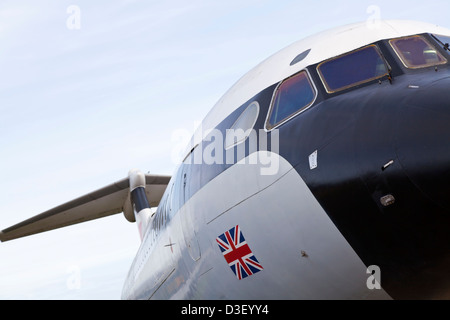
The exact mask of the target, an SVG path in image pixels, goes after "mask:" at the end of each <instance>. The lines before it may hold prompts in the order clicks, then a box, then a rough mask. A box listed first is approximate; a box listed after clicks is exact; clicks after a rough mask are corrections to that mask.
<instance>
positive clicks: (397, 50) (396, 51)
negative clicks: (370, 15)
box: [388, 34, 448, 69]
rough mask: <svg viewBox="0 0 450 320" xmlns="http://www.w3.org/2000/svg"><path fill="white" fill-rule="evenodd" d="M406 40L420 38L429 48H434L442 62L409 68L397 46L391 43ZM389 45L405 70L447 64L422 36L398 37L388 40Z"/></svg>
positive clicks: (445, 59)
mask: <svg viewBox="0 0 450 320" xmlns="http://www.w3.org/2000/svg"><path fill="white" fill-rule="evenodd" d="M408 38H420V39H422V40H423V41H424V42H425V43H426V44H428V45H429V46H430V47H432V48H434V49H435V50H436V54H438V55H439V56H440V57H441V58H442V59H443V61H442V62H440V63H427V64H425V65H420V66H409V65H408V63H407V62H406V61H405V60H404V57H403V54H401V53H400V52H401V50H400V49H398V48H397V46H396V45H395V44H393V43H392V42H393V41H396V40H402V39H408ZM388 42H389V45H390V46H391V48H392V50H393V51H394V53H395V55H396V56H397V58H398V59H399V60H400V61H401V63H402V64H403V66H404V67H405V68H407V69H423V68H429V67H435V66H439V65H443V64H447V63H448V59H447V58H445V57H444V56H443V55H442V54H441V52H440V51H439V50H438V48H436V46H434V45H433V44H432V43H431V42H430V41H428V40H427V39H426V38H425V37H424V36H422V35H420V34H415V35H411V36H405V37H399V38H393V39H389V41H388Z"/></svg>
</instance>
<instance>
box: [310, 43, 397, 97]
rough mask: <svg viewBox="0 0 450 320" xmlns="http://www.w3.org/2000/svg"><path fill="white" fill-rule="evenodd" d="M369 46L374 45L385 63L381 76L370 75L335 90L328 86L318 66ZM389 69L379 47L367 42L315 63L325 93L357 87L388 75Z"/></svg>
mask: <svg viewBox="0 0 450 320" xmlns="http://www.w3.org/2000/svg"><path fill="white" fill-rule="evenodd" d="M369 47H374V48H375V51H376V52H377V53H378V55H379V56H380V58H381V59H382V60H383V62H384V65H385V67H386V73H385V74H383V75H381V76H377V77H372V78H369V79H365V80H362V81H358V82H354V83H352V84H349V85H346V86H344V87H341V88H338V89H335V90H332V89H331V88H329V86H328V83H327V82H326V81H325V76H324V75H323V74H322V72H321V71H320V67H321V66H322V65H323V64H325V63H327V62H330V61H333V60H337V59H340V58H342V57H345V56H348V55H349V54H353V53H356V52H358V51H362V50H364V49H367V48H369ZM390 70H391V67H390V65H389V63H388V62H387V60H386V58H385V57H384V55H383V53H382V52H381V50H380V48H378V46H377V45H376V44H369V45H367V46H363V47H361V48H358V49H356V50H352V51H349V52H346V53H344V54H341V55H339V56H336V57H333V58H330V59H327V60H325V61H322V62H321V63H319V64H318V65H317V67H316V71H317V74H318V75H319V77H320V80H321V81H322V84H323V86H324V88H325V90H326V91H327V93H336V92H340V91H343V90H347V89H349V88H353V87H357V86H359V85H361V84H364V83H368V82H371V81H375V80H378V79H381V78H383V77H386V76H389V72H390Z"/></svg>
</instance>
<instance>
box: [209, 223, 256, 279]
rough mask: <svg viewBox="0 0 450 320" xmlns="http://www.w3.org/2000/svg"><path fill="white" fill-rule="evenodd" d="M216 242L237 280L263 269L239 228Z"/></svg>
mask: <svg viewBox="0 0 450 320" xmlns="http://www.w3.org/2000/svg"><path fill="white" fill-rule="evenodd" d="M216 241H217V243H218V244H219V248H220V250H221V251H222V254H223V256H224V258H225V260H226V261H227V263H228V265H229V266H230V268H231V270H232V271H233V272H234V274H235V275H236V277H237V278H238V279H239V280H241V279H244V278H246V277H248V276H251V275H252V274H255V273H257V272H259V271H261V270H263V269H264V268H263V267H262V265H261V264H260V263H259V261H258V260H257V259H256V257H255V255H254V254H253V252H252V250H250V247H249V246H248V244H247V242H246V241H245V238H244V235H243V234H242V231H241V230H240V228H239V226H235V227H233V228H231V229H230V230H228V231H227V232H225V233H223V234H221V235H220V236H218V237H217V239H216Z"/></svg>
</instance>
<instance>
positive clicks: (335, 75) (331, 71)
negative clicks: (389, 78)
mask: <svg viewBox="0 0 450 320" xmlns="http://www.w3.org/2000/svg"><path fill="white" fill-rule="evenodd" d="M317 71H318V72H319V75H320V78H321V79H322V82H323V83H324V85H325V88H326V90H327V92H328V93H333V92H337V91H340V90H344V89H347V88H350V87H353V86H357V85H360V84H362V83H366V82H369V81H372V80H375V79H378V78H381V77H383V76H386V75H388V73H389V70H388V67H387V65H386V63H385V61H384V59H383V57H382V55H381V53H380V51H379V49H378V48H377V47H376V46H375V45H370V46H367V47H364V48H361V49H358V50H355V51H352V52H349V53H346V54H344V55H341V56H338V57H336V58H332V59H330V60H327V61H324V62H322V63H320V64H319V65H318V66H317Z"/></svg>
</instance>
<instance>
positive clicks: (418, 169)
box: [396, 77, 450, 210]
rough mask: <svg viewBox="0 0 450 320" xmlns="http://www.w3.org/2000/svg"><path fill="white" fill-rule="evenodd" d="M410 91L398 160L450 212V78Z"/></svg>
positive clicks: (401, 124) (398, 142)
mask: <svg viewBox="0 0 450 320" xmlns="http://www.w3.org/2000/svg"><path fill="white" fill-rule="evenodd" d="M410 90H411V91H413V92H412V93H411V95H409V97H408V99H407V101H405V102H406V103H405V104H402V106H401V108H402V109H403V110H401V112H400V113H399V118H398V126H397V129H396V130H397V134H396V151H397V156H398V160H399V162H400V163H401V165H402V167H403V169H404V170H405V173H406V174H407V176H408V178H409V179H410V180H411V182H412V183H413V184H414V185H415V186H416V187H417V188H418V189H419V190H420V191H421V192H422V193H424V194H425V195H426V196H427V197H428V198H429V199H431V200H432V201H433V202H434V203H435V204H437V205H439V206H441V207H443V208H445V209H447V210H450V77H448V78H444V79H440V80H438V81H435V82H433V83H431V84H429V85H427V86H423V87H417V86H410Z"/></svg>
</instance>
